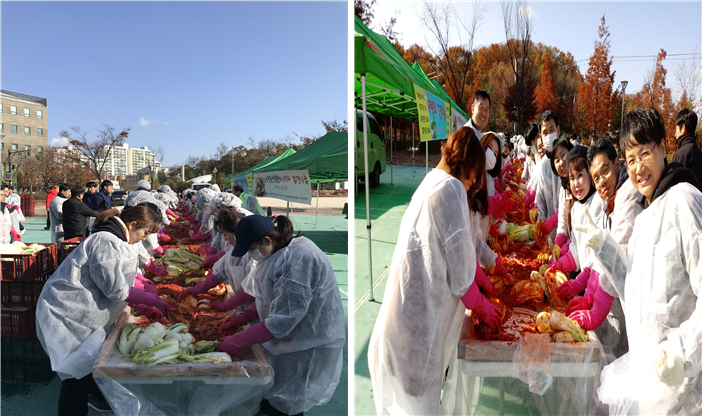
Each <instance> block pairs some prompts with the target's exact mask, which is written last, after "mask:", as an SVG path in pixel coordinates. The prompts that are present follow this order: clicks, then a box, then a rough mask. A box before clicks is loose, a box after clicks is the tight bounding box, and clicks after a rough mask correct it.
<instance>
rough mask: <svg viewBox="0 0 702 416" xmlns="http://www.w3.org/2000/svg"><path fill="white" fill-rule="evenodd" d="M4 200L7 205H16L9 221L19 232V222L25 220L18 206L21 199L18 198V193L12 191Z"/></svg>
mask: <svg viewBox="0 0 702 416" xmlns="http://www.w3.org/2000/svg"><path fill="white" fill-rule="evenodd" d="M5 202H6V203H7V204H8V205H16V206H17V209H16V210H14V212H12V213H11V214H10V222H11V223H12V226H13V227H15V231H17V232H20V222H23V221H25V220H26V219H25V218H24V214H23V213H22V208H20V204H21V203H22V199H21V198H20V196H19V195H17V194H15V193H13V194H12V195H9V196H8V197H7V198H5Z"/></svg>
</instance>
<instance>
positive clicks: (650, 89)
mask: <svg viewBox="0 0 702 416" xmlns="http://www.w3.org/2000/svg"><path fill="white" fill-rule="evenodd" d="M666 55H667V52H666V51H665V50H664V49H661V51H660V52H659V53H658V57H657V58H656V66H655V67H654V68H653V71H651V72H649V73H648V74H647V75H646V82H644V85H643V87H641V91H639V92H638V93H636V95H634V108H649V107H650V108H655V109H656V111H658V113H659V114H660V115H661V117H663V123H664V125H665V136H666V151H667V152H668V153H674V152H675V148H676V145H675V116H676V115H677V111H676V106H675V104H674V103H673V98H672V94H671V91H670V88H668V87H666V86H665V76H666V74H667V72H668V71H666V69H665V68H664V67H663V60H664V59H665V57H666Z"/></svg>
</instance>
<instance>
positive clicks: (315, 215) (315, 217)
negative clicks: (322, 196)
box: [314, 182, 319, 225]
mask: <svg viewBox="0 0 702 416" xmlns="http://www.w3.org/2000/svg"><path fill="white" fill-rule="evenodd" d="M318 215H319V182H317V212H316V213H315V214H314V225H317V216H318Z"/></svg>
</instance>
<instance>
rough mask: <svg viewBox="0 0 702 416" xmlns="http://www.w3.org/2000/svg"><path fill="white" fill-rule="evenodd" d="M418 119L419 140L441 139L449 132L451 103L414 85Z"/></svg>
mask: <svg viewBox="0 0 702 416" xmlns="http://www.w3.org/2000/svg"><path fill="white" fill-rule="evenodd" d="M414 95H415V99H416V100H417V118H418V119H419V140H420V141H426V140H441V139H445V138H447V137H448V136H449V135H450V134H451V127H452V124H451V123H450V122H449V123H447V120H449V118H448V117H450V113H451V105H450V104H449V103H447V102H446V101H444V100H443V99H441V98H439V97H437V96H436V95H434V94H432V93H430V92H429V91H427V90H424V89H422V88H419V87H418V86H416V85H415V86H414Z"/></svg>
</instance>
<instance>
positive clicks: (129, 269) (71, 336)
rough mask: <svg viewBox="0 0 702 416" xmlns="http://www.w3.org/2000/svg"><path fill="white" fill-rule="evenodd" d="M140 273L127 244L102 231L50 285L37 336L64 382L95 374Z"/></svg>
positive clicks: (66, 262)
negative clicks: (97, 362)
mask: <svg viewBox="0 0 702 416" xmlns="http://www.w3.org/2000/svg"><path fill="white" fill-rule="evenodd" d="M136 270H137V257H136V254H135V252H134V250H132V249H131V248H130V246H129V244H127V243H126V242H124V241H122V240H120V239H119V238H117V237H116V236H114V235H113V234H111V233H108V232H98V233H95V234H91V235H90V236H89V237H88V238H87V239H86V240H85V241H84V242H83V243H82V244H81V245H79V246H78V247H76V249H75V250H73V251H72V252H71V254H70V255H69V256H68V257H67V258H66V260H64V262H63V263H61V265H60V266H59V268H58V269H56V271H55V272H54V274H53V275H52V276H51V278H50V279H49V280H48V281H47V282H46V284H45V285H44V289H43V290H42V292H41V295H40V296H39V300H38V302H37V309H36V327H37V337H38V338H39V341H40V342H41V345H42V346H43V347H44V350H45V351H46V352H47V354H48V355H49V358H50V359H51V368H52V370H54V371H56V372H57V373H58V374H59V376H60V377H61V379H62V380H65V379H67V378H82V377H84V376H86V375H88V374H89V373H90V372H91V371H92V367H93V364H95V360H96V359H97V356H98V353H99V352H100V349H101V348H102V344H103V343H104V341H105V337H106V334H107V333H109V331H110V329H111V326H112V325H113V324H114V322H115V321H116V320H117V317H118V316H119V314H120V313H121V312H122V310H124V307H125V306H126V304H125V303H124V300H125V299H126V298H127V296H128V295H129V288H130V287H131V286H132V285H133V284H134V276H135V275H136Z"/></svg>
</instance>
